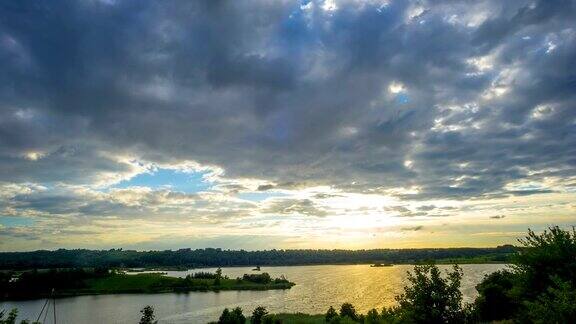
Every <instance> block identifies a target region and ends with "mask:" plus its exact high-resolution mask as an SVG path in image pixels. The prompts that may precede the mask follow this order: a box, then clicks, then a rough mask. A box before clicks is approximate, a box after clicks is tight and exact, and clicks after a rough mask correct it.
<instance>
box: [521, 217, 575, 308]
mask: <svg viewBox="0 0 576 324" xmlns="http://www.w3.org/2000/svg"><path fill="white" fill-rule="evenodd" d="M519 241H520V243H521V244H522V245H523V246H524V248H523V249H522V250H521V253H519V254H518V255H517V256H516V258H515V259H514V269H515V273H516V274H517V276H518V280H519V281H520V282H519V287H518V288H519V290H520V291H519V294H521V295H523V296H522V297H525V298H530V299H532V298H535V297H536V296H538V295H540V294H541V293H543V292H545V291H546V290H547V289H548V287H550V286H551V284H552V278H560V279H562V280H567V281H570V282H571V284H572V285H574V284H575V283H576V282H575V281H576V230H575V229H574V228H573V229H572V231H565V230H562V229H560V228H559V227H558V226H555V227H551V228H549V230H547V231H544V232H543V233H542V234H540V235H538V234H536V233H534V232H533V231H532V230H529V231H528V236H527V237H525V238H524V239H521V240H519Z"/></svg>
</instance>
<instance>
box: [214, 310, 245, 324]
mask: <svg viewBox="0 0 576 324" xmlns="http://www.w3.org/2000/svg"><path fill="white" fill-rule="evenodd" d="M244 323H246V317H245V316H244V314H242V308H240V307H236V308H234V309H233V310H232V311H230V310H228V308H225V309H224V311H223V312H222V315H220V319H218V324H244Z"/></svg>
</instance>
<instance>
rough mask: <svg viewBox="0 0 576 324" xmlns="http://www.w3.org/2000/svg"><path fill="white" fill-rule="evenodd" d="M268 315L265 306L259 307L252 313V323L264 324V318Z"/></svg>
mask: <svg viewBox="0 0 576 324" xmlns="http://www.w3.org/2000/svg"><path fill="white" fill-rule="evenodd" d="M267 314H268V311H267V310H266V308H265V307H263V306H258V307H256V308H255V309H254V311H252V317H251V318H250V322H251V323H252V324H262V322H263V321H262V319H263V318H264V316H266V315H267Z"/></svg>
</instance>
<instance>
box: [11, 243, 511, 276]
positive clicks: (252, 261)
mask: <svg viewBox="0 0 576 324" xmlns="http://www.w3.org/2000/svg"><path fill="white" fill-rule="evenodd" d="M517 249H518V248H516V247H514V246H512V245H504V246H499V247H496V248H444V249H374V250H265V251H244V250H222V249H215V248H207V249H196V250H192V249H180V250H175V251H174V250H166V251H133V250H122V249H111V250H84V249H76V250H66V249H59V250H55V251H46V250H41V251H33V252H1V253H0V269H14V270H17V269H33V268H40V269H46V268H79V267H116V268H117V267H125V268H137V267H148V268H149V267H187V268H201V267H227V266H272V265H276V266H281V265H313V264H356V263H358V264H362V263H376V262H382V263H396V264H414V263H424V262H430V261H436V262H438V263H442V262H446V263H451V262H458V263H503V262H508V261H509V259H510V257H511V256H512V255H513V254H515V253H516V251H517Z"/></svg>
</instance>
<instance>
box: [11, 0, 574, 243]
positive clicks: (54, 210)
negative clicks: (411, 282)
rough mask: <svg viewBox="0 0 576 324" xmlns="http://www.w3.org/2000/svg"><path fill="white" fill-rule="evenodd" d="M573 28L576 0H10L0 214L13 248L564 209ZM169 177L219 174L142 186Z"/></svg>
mask: <svg viewBox="0 0 576 324" xmlns="http://www.w3.org/2000/svg"><path fill="white" fill-rule="evenodd" d="M575 19H576V3H575V2H574V1H572V0H540V1H528V0H527V1H496V0H483V1H459V2H455V1H448V0H445V1H394V0H389V1H384V0H371V1H354V0H341V1H321V0H318V1H263V0H262V1H257V0H248V1H214V0H205V1H190V2H182V1H147V0H126V1H98V0H90V1H89V0H86V1H72V0H71V1H65V0H62V1H50V2H38V1H28V0H23V1H12V2H5V3H3V4H0V71H2V72H1V73H0V184H1V185H2V188H3V192H2V193H0V209H1V210H2V211H3V212H4V214H3V215H4V216H6V217H8V216H10V217H28V218H30V219H33V220H34V222H33V224H26V225H18V226H15V225H13V224H11V223H9V222H8V221H5V222H4V223H1V222H0V224H3V225H0V236H2V237H8V236H10V237H19V238H26V237H27V236H28V235H32V233H36V235H37V237H39V238H42V237H44V236H43V235H45V233H44V232H42V233H44V234H42V233H40V230H41V228H42V226H44V225H42V226H41V224H44V223H40V222H47V221H50V222H56V220H58V222H60V223H58V224H59V225H58V226H64V225H62V224H64V223H65V222H67V223H66V224H68V225H66V226H68V227H67V228H66V230H69V231H76V232H69V234H70V235H72V233H75V234H74V235H82V233H84V234H83V235H88V233H89V232H88V231H92V230H97V229H94V228H91V229H83V228H80V227H79V226H78V225H74V224H75V223H74V222H78V221H80V220H83V221H84V222H88V223H89V222H95V221H98V219H104V218H108V220H107V221H106V222H108V223H107V224H108V225H111V224H112V221H111V219H115V220H116V221H115V222H120V221H122V220H131V221H132V222H133V223H132V224H140V225H138V226H144V225H141V223H138V222H142V221H144V220H148V221H151V222H152V221H153V222H168V221H171V222H192V223H191V224H192V225H190V226H208V225H209V224H220V223H222V222H227V221H228V222H232V223H233V224H236V223H234V222H238V221H239V220H241V219H245V223H244V225H242V224H239V225H237V226H236V228H237V229H239V228H241V227H242V226H247V225H248V224H269V222H264V223H261V222H260V221H258V218H259V217H274V216H277V217H278V219H281V220H285V219H287V218H290V217H300V216H307V219H309V220H308V221H309V222H316V221H320V220H319V219H330V217H331V216H342V217H350V218H353V219H354V220H357V221H358V222H360V223H362V222H368V223H369V224H372V223H370V222H372V218H371V217H376V216H374V215H381V216H382V217H387V218H386V219H390V218H393V217H395V216H396V217H398V216H402V217H406V218H407V219H408V218H425V219H431V218H434V216H436V217H439V216H454V217H458V211H462V212H470V213H475V212H476V211H475V210H477V209H478V208H479V207H478V206H480V205H478V204H482V203H486V204H489V205H490V206H491V207H490V208H493V209H492V210H491V213H492V214H498V215H499V214H500V213H501V212H503V209H505V208H509V207H510V206H512V205H514V204H515V203H514V202H513V201H514V200H515V199H517V200H520V201H523V202H525V204H527V205H529V206H532V205H531V204H532V203H531V202H533V201H535V200H534V199H537V198H534V197H536V196H546V197H556V198H551V200H553V201H554V204H556V203H558V204H560V205H558V206H562V207H559V208H562V210H565V209H566V208H567V207H566V206H564V205H562V204H563V203H564V202H565V201H569V200H570V197H572V198H573V194H574V192H575V191H576V109H575V108H576V91H574V89H576V73H575V72H574V62H576V28H575V25H574V20H575ZM157 170H164V171H163V172H165V174H168V175H167V176H173V175H172V174H170V172H181V173H187V174H196V175H198V174H200V176H198V177H199V178H198V179H200V180H198V179H196V178H194V179H196V180H190V181H197V182H202V181H204V182H202V184H201V185H198V186H196V187H195V188H197V189H194V190H192V189H190V188H191V186H190V185H189V183H187V184H183V183H179V182H178V183H170V184H162V183H160V182H161V180H162V179H153V180H150V181H148V179H147V181H148V182H146V183H145V184H142V183H138V182H137V181H138V180H139V178H138V176H141V175H143V174H152V175H153V174H159V173H158V172H157ZM166 170H167V171H166ZM155 172H157V173H155ZM181 173H179V175H181ZM165 174H164V175H165ZM157 178H158V176H157ZM131 181H132V182H131ZM157 182H158V183H157ZM172 182H174V181H172ZM204 187H206V188H204ZM183 188H185V189H183ZM311 188H324V189H322V190H320V189H318V190H314V189H311ZM355 195H356V196H355ZM374 196H376V197H381V198H379V199H380V202H379V203H376V202H375V201H374V200H375V199H378V198H374ZM351 197H356V200H355V204H353V203H350V201H352V200H353V199H352V198H351ZM358 197H362V199H361V200H358ZM492 200H499V201H503V202H501V203H493V202H491V201H492ZM504 202H506V203H504ZM330 204H333V205H330ZM471 204H472V205H471ZM502 204H503V205H505V206H503V205H502ZM344 205H349V206H344ZM470 206H472V207H470ZM494 206H497V207H494ZM555 206H556V205H555ZM467 208H469V209H467ZM526 208H528V207H526ZM560 214H561V215H565V214H563V213H560ZM473 215H476V214H473ZM309 216H316V217H309ZM531 217H536V215H532V216H531ZM562 217H564V216H562ZM482 218H483V219H484V220H485V219H486V214H484V215H483V216H482ZM492 218H494V217H492ZM46 219H47V220H46ZM255 219H256V220H255ZM509 219H510V217H507V218H506V220H502V223H504V221H508V220H509ZM0 221H1V219H0ZM388 221H389V222H391V223H394V222H396V220H388ZM456 222H458V221H456ZM530 222H531V220H524V223H523V224H524V225H525V226H524V227H528V226H529V225H530ZM272 223H273V222H272ZM51 224H52V223H51ZM54 224H55V223H54ZM54 224H52V225H49V224H46V225H45V226H47V227H50V226H57V225H54ZM186 224H188V223H186ZM310 224H316V223H310ZM289 225H290V224H288V225H286V226H289ZM2 226H3V227H2ZM91 226H92V225H91ZM122 226H129V225H127V224H122ZM134 226H136V225H134ZM311 226H312V225H311ZM318 226H320V225H318ZM322 226H325V224H324V225H322ZM410 226H413V225H409V226H406V227H405V228H417V227H418V229H420V228H422V227H421V226H420V225H418V226H416V227H410ZM414 226H415V225H414ZM50 228H52V227H50ZM323 228H324V229H326V227H323ZM318 229H319V230H320V227H318ZM426 229H429V226H428V225H426ZM80 230H82V231H85V232H80ZM167 230H168V229H167V228H164V230H163V231H164V233H167ZM34 231H35V232H34ZM42 231H46V230H45V229H43V230H42ZM151 231H156V229H154V230H151ZM160 232H161V230H160V229H158V230H157V232H154V233H156V234H158V235H160V234H159V233H160ZM509 232H513V231H509ZM222 234H223V235H224V234H225V233H222ZM236 234H238V233H236ZM251 234H253V233H251ZM260 234H262V233H260ZM182 235H184V234H182ZM103 240H104V239H103ZM106 242H107V241H106ZM110 242H114V241H110ZM210 242H212V241H210ZM282 242H285V241H284V240H282ZM0 244H1V242H0ZM103 244H104V243H103ZM106 244H108V243H106Z"/></svg>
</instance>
